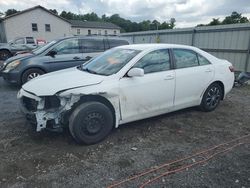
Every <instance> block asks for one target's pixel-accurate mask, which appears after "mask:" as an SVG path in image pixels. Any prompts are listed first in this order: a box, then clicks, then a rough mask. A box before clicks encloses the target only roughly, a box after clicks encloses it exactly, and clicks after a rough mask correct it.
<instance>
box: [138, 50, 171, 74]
mask: <svg viewBox="0 0 250 188" xmlns="http://www.w3.org/2000/svg"><path fill="white" fill-rule="evenodd" d="M133 68H142V69H144V73H145V74H147V73H153V72H160V71H166V70H169V69H170V58H169V51H168V50H167V49H161V50H155V51H153V52H150V53H148V54H146V55H145V56H144V57H142V58H141V59H140V60H139V61H138V62H137V63H136V64H135V65H134V66H133Z"/></svg>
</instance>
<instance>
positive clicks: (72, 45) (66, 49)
mask: <svg viewBox="0 0 250 188" xmlns="http://www.w3.org/2000/svg"><path fill="white" fill-rule="evenodd" d="M53 51H56V54H57V55H62V54H77V53H80V48H79V42H78V39H68V40H64V41H62V42H61V43H60V44H58V45H57V46H56V47H55V48H54V49H53Z"/></svg>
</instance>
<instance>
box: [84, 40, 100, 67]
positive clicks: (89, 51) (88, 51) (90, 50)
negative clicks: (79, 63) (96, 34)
mask: <svg viewBox="0 0 250 188" xmlns="http://www.w3.org/2000/svg"><path fill="white" fill-rule="evenodd" d="M80 45H81V50H82V52H83V61H84V62H86V61H88V60H90V59H91V58H93V57H96V56H97V55H99V54H100V53H102V52H104V41H103V39H80Z"/></svg>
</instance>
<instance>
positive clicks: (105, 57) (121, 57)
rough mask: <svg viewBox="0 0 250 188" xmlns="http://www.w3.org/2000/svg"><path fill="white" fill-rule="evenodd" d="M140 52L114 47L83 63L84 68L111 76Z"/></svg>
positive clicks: (94, 72)
mask: <svg viewBox="0 0 250 188" xmlns="http://www.w3.org/2000/svg"><path fill="white" fill-rule="evenodd" d="M139 52H140V51H139V50H133V49H121V48H114V49H111V50H108V51H106V52H105V53H103V54H102V55H100V56H98V57H96V58H95V59H93V60H91V61H89V62H88V63H87V64H84V65H82V70H84V71H87V72H90V73H93V74H100V75H106V76H109V75H112V74H115V73H117V72H118V71H119V70H121V68H122V67H124V66H125V65H126V64H127V63H128V62H129V61H130V60H131V59H132V58H134V57H135V56H136V55H137V54H138V53H139Z"/></svg>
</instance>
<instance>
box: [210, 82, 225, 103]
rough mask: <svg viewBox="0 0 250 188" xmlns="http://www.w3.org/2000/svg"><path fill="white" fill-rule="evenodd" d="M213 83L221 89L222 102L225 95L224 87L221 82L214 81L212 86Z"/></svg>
mask: <svg viewBox="0 0 250 188" xmlns="http://www.w3.org/2000/svg"><path fill="white" fill-rule="evenodd" d="M214 83H217V84H219V85H220V87H221V89H222V96H221V100H223V99H224V95H225V87H224V84H223V83H222V82H221V81H219V80H218V81H215V82H213V83H212V84H214ZM212 84H210V85H212Z"/></svg>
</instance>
